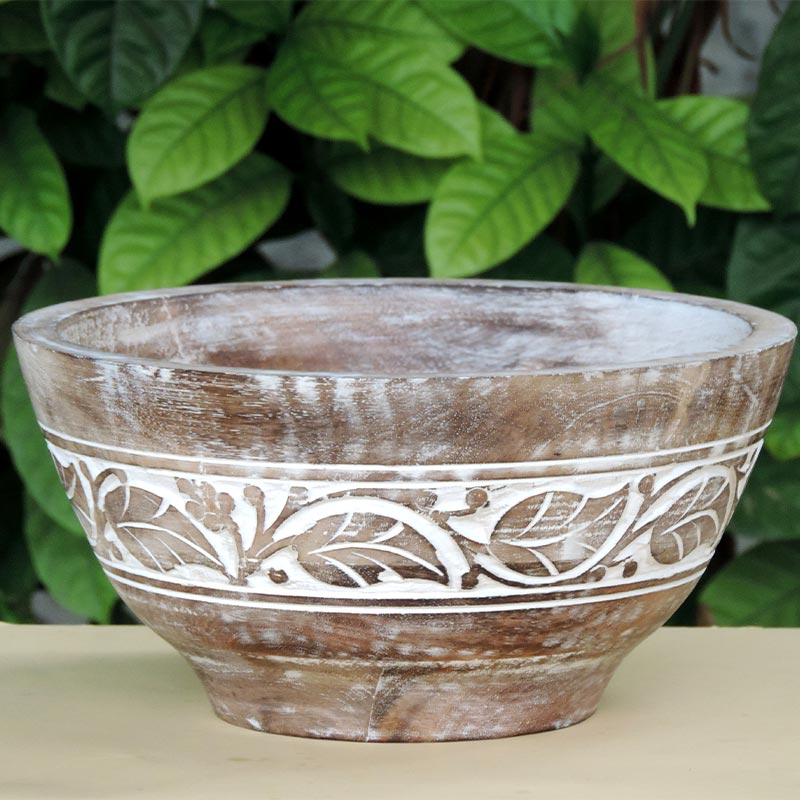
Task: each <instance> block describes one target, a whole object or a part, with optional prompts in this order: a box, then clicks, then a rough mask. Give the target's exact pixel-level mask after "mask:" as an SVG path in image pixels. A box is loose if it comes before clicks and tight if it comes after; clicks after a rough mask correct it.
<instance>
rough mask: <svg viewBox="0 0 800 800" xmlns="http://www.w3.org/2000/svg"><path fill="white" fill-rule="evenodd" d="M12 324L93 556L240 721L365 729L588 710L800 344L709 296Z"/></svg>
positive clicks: (369, 300) (347, 287) (217, 305)
mask: <svg viewBox="0 0 800 800" xmlns="http://www.w3.org/2000/svg"><path fill="white" fill-rule="evenodd" d="M14 332H15V336H16V345H17V348H18V350H19V354H20V358H21V361H22V366H23V370H24V373H25V379H26V381H27V384H28V388H29V391H30V394H31V397H32V399H33V404H34V407H35V409H36V413H37V415H38V418H39V421H40V423H41V426H42V429H43V430H44V433H45V436H46V437H47V441H48V444H49V446H50V449H51V452H52V454H53V458H54V459H55V463H56V466H57V468H58V470H59V473H60V475H61V478H62V480H63V483H64V486H65V488H66V490H67V493H68V495H69V497H70V499H71V501H72V503H73V505H74V507H75V511H76V513H77V514H78V516H79V518H80V520H81V522H82V523H83V526H84V527H85V529H86V533H87V534H88V536H89V539H90V541H91V543H92V545H93V547H94V549H95V552H96V553H97V557H98V558H99V559H100V561H101V563H102V565H103V567H104V569H105V570H106V572H107V574H108V576H109V578H110V579H111V581H112V582H113V584H114V586H115V587H116V588H117V590H118V591H119V593H120V595H121V596H122V597H123V598H124V599H125V601H126V602H127V603H128V605H129V606H130V607H131V608H132V609H133V611H135V613H136V614H137V615H138V616H139V617H140V618H141V619H142V620H143V621H144V622H145V623H146V624H147V625H149V626H150V627H151V628H152V629H153V630H154V631H156V632H157V633H158V634H159V635H161V636H163V637H164V638H165V639H166V640H167V641H169V642H170V643H172V644H173V645H174V646H175V647H176V648H177V649H178V650H179V651H180V652H181V653H182V654H183V655H184V656H185V657H186V658H187V659H188V660H189V661H190V663H191V664H192V666H193V667H194V668H195V670H196V671H197V673H198V675H199V676H200V678H201V679H202V681H203V683H204V684H205V686H206V688H207V690H208V693H209V696H210V698H211V702H212V704H213V706H214V708H215V710H216V712H217V713H218V714H219V715H220V716H221V717H222V718H223V719H226V720H228V721H229V722H233V723H234V724H236V725H242V726H245V727H251V728H255V729H257V730H264V731H272V732H275V733H286V734H294V735H301V736H317V737H330V738H339V739H356V740H362V741H363V740H367V741H428V740H445V739H479V738H489V737H497V736H509V735H513V734H520V733H528V732H532V731H540V730H545V729H548V728H559V727H563V726H566V725H571V724H573V723H575V722H578V721H580V720H582V719H585V718H586V717H588V716H589V715H590V714H591V713H592V712H593V711H594V710H595V708H596V706H597V703H598V700H599V699H600V695H601V692H602V691H603V688H604V687H605V685H606V683H607V682H608V680H609V678H610V677H611V674H612V673H613V671H614V669H615V667H616V666H617V665H618V664H619V662H620V660H621V659H622V658H623V657H624V656H625V654H626V653H628V652H629V651H630V650H631V648H633V647H634V646H635V645H636V644H637V643H638V642H640V641H642V639H644V637H645V636H647V635H648V634H649V633H650V632H651V631H653V630H654V629H655V628H657V627H658V626H659V625H661V624H662V623H663V622H664V621H665V620H666V619H667V618H668V617H669V616H670V615H671V614H672V613H673V611H675V609H676V608H677V607H678V606H679V605H680V604H681V602H682V601H683V600H684V599H685V598H686V596H687V595H688V594H689V592H690V591H691V590H692V588H693V587H694V586H695V584H696V583H697V581H698V579H699V578H700V576H701V574H702V572H703V570H704V569H705V567H706V565H707V564H708V561H709V559H710V558H711V555H712V553H713V551H714V547H715V545H716V544H717V541H718V540H719V537H720V536H721V535H722V532H723V529H724V528H725V525H726V523H727V522H728V520H729V519H730V516H731V513H732V512H733V509H734V506H735V505H736V502H737V500H738V498H739V496H740V494H741V492H742V490H743V488H744V484H745V481H746V479H747V476H748V473H749V472H750V469H751V467H752V466H753V462H754V460H755V458H756V455H757V454H758V450H759V447H760V446H761V440H762V438H763V435H764V430H765V428H766V427H767V425H768V423H769V421H770V418H771V416H772V414H773V411H774V408H775V404H776V402H777V399H778V393H779V390H780V386H781V382H782V380H783V378H784V373H785V371H786V368H787V362H788V359H789V355H790V350H791V347H792V341H793V338H794V335H795V329H794V326H793V325H792V324H791V323H790V322H789V321H787V320H785V319H784V318H782V317H779V316H777V315H775V314H771V313H769V312H766V311H761V310H758V309H755V308H750V307H747V306H742V305H738V304H735V303H729V302H723V301H720V300H710V299H706V298H697V297H690V296H682V295H673V294H665V293H658V292H634V291H624V290H618V289H603V288H595V287H585V286H574V285H566V284H565V285H561V284H536V283H502V282H486V281H463V282H434V281H396V280H382V281H381V280H378V281H355V282H348V281H327V282H326V281H300V282H289V283H270V284H241V285H225V286H198V287H193V288H188V289H177V290H168V291H157V292H140V293H135V294H128V295H118V296H115V297H104V298H94V299H91V300H84V301H80V302H75V303H66V304H63V305H58V306H53V307H51V308H47V309H44V310H41V311H37V312H34V313H32V314H29V315H27V316H26V317H24V318H23V319H21V320H20V321H19V322H17V323H16V325H15V328H14ZM657 681H658V679H657V678H655V681H654V685H657Z"/></svg>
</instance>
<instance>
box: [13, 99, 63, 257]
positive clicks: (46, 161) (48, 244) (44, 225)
mask: <svg viewBox="0 0 800 800" xmlns="http://www.w3.org/2000/svg"><path fill="white" fill-rule="evenodd" d="M0 227H2V228H3V229H4V230H5V232H6V233H7V234H8V235H9V236H10V237H11V238H13V239H16V240H17V241H18V242H19V243H20V244H23V245H25V247H27V248H29V249H30V250H33V251H34V252H36V253H43V254H44V255H48V256H50V257H51V258H55V257H56V256H57V255H58V253H60V252H61V249H62V248H63V247H64V245H65V244H66V243H67V239H69V233H70V230H71V228H72V209H71V207H70V201H69V193H68V191H67V182H66V180H65V178H64V172H63V171H62V169H61V165H60V164H59V163H58V159H57V158H56V157H55V154H54V153H53V151H52V150H51V149H50V145H49V144H48V143H47V140H46V139H45V138H44V136H43V135H42V133H41V131H40V130H39V128H38V126H37V125H36V118H35V116H34V114H33V112H32V111H31V110H30V109H27V108H23V107H22V106H9V107H8V108H6V109H5V110H4V111H2V112H0Z"/></svg>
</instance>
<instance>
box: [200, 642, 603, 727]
mask: <svg viewBox="0 0 800 800" xmlns="http://www.w3.org/2000/svg"><path fill="white" fill-rule="evenodd" d="M187 657H188V658H189V661H190V662H191V663H192V666H193V667H194V668H195V670H196V672H197V673H198V674H199V675H200V678H201V679H202V681H203V683H204V685H205V687H206V690H207V691H208V695H209V698H210V700H211V704H212V705H213V707H214V710H215V711H216V713H217V714H218V715H219V716H220V717H221V718H222V719H224V720H226V721H227V722H230V723H233V724H234V725H239V726H241V727H245V728H252V729H254V730H259V731H266V732H270V733H279V734H285V735H290V736H305V737H313V738H324V739H346V740H351V741H362V742H363V741H367V742H428V741H453V740H459V739H494V738H499V737H504V736H517V735H520V734H524V733H534V732H537V731H544V730H550V729H553V728H564V727H567V726H569V725H574V724H575V723H577V722H580V721H581V720H584V719H586V718H587V717H589V716H590V715H591V714H592V713H593V712H594V710H595V709H596V708H597V704H598V702H599V700H600V695H601V694H602V692H603V689H604V688H605V686H606V684H607V683H608V680H609V678H610V677H611V674H612V672H613V670H614V668H615V667H616V662H617V660H618V659H613V660H610V659H609V658H608V657H586V656H580V657H579V656H576V655H572V654H570V655H562V656H557V655H554V654H553V655H547V656H540V657H529V658H511V659H492V660H474V661H438V662H413V663H412V662H395V661H392V662H384V663H380V662H371V661H345V660H329V659H325V660H321V659H313V658H281V657H276V656H264V657H257V656H255V657H254V656H253V655H252V654H248V655H247V656H242V655H238V654H237V655H232V654H230V653H227V654H224V655H223V654H219V655H218V656H216V657H215V656H210V657H209V655H208V654H204V655H202V656H200V655H188V656H187Z"/></svg>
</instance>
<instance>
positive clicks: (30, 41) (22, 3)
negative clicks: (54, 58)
mask: <svg viewBox="0 0 800 800" xmlns="http://www.w3.org/2000/svg"><path fill="white" fill-rule="evenodd" d="M49 49H50V40H49V39H48V38H47V34H46V33H45V30H44V28H43V27H42V20H41V17H40V16H39V5H38V3H32V2H30V0H15V2H11V3H3V4H2V5H0V53H41V52H43V51H45V50H49Z"/></svg>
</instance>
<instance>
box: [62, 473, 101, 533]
mask: <svg viewBox="0 0 800 800" xmlns="http://www.w3.org/2000/svg"><path fill="white" fill-rule="evenodd" d="M53 462H54V463H55V465H56V471H57V472H58V477H59V478H60V479H61V484H62V486H63V487H64V491H66V493H67V497H68V498H69V501H70V503H72V508H73V509H74V510H75V515H76V516H77V518H78V522H80V524H81V527H82V528H83V530H84V531H86V535H87V536H88V537H89V541H90V542H92V543H94V538H95V537H94V527H93V524H92V509H91V507H90V505H89V499H88V498H87V496H86V491H85V489H84V486H83V484H82V483H81V480H80V478H79V477H78V471H77V468H76V465H75V464H62V463H61V462H60V461H59V460H58V459H57V458H54V459H53Z"/></svg>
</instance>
